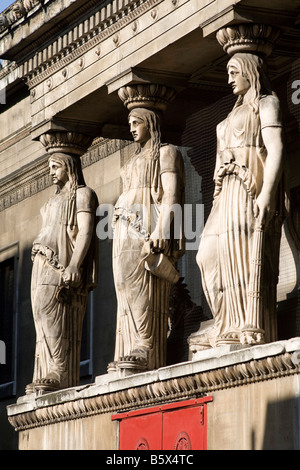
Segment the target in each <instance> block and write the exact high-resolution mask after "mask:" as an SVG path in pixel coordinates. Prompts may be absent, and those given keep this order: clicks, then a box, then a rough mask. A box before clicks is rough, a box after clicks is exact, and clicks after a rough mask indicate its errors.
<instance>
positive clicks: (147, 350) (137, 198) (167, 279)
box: [109, 108, 184, 372]
mask: <svg viewBox="0 0 300 470" xmlns="http://www.w3.org/2000/svg"><path fill="white" fill-rule="evenodd" d="M129 125H130V131H131V133H132V135H133V139H134V141H135V142H136V143H137V144H138V150H137V152H136V154H135V155H134V156H133V157H132V158H131V159H130V160H129V161H128V163H127V164H126V165H124V167H123V168H122V170H121V177H122V181H123V192H122V194H121V195H120V197H119V199H118V201H117V203H116V206H115V213H114V246H113V273H114V282H115V288H116V293H117V301H118V312H117V331H116V347H115V362H114V363H113V364H110V365H109V370H114V368H129V369H131V370H132V371H133V372H137V371H141V370H147V369H148V370H150V369H155V368H158V367H161V366H163V365H165V363H166V340H167V325H168V305H169V291H170V286H171V283H172V282H176V280H177V279H178V278H177V276H178V273H177V271H176V270H175V269H174V267H173V265H174V263H175V262H176V260H177V259H178V258H179V257H180V256H181V255H182V254H183V240H182V239H175V238H174V230H173V228H172V224H174V217H173V216H172V214H171V216H170V208H171V206H174V205H180V208H182V206H181V205H182V202H183V195H184V168H183V161H182V156H181V154H180V152H179V151H178V149H177V148H176V147H174V146H172V145H162V144H161V141H160V127H159V119H158V116H157V115H156V113H155V112H153V111H151V110H148V109H143V108H138V109H134V110H132V111H131V112H130V114H129ZM173 208H174V207H173ZM181 216H182V214H181ZM170 222H171V228H170ZM168 229H170V232H169V235H170V236H166V233H168ZM157 261H159V262H157ZM155 263H156V267H154V266H153V264H155ZM154 272H155V274H154ZM157 274H158V275H157Z"/></svg>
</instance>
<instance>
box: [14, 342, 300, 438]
mask: <svg viewBox="0 0 300 470" xmlns="http://www.w3.org/2000/svg"><path fill="white" fill-rule="evenodd" d="M299 353H300V338H292V339H290V340H287V341H278V342H276V343H270V344H265V345H259V346H253V347H250V348H249V347H241V348H237V347H236V346H235V347H234V348H233V347H232V346H223V347H220V348H214V349H211V350H209V351H202V352H201V353H199V354H198V356H197V357H196V358H195V360H193V361H191V362H185V363H180V364H176V365H174V366H170V367H165V368H161V369H158V370H155V371H149V372H145V373H141V374H136V375H130V376H127V377H121V376H120V375H119V373H112V374H106V375H102V376H100V377H96V380H95V383H93V384H90V385H84V386H79V387H74V388H70V389H65V390H61V391H58V392H53V393H47V394H44V395H37V394H32V395H28V396H23V397H20V398H19V399H18V400H17V403H16V404H14V405H10V406H8V407H7V413H8V419H9V422H10V423H11V425H12V426H13V427H14V428H15V429H16V430H18V431H19V430H24V429H29V428H33V427H38V426H45V425H48V424H53V423H56V422H60V421H66V420H73V419H79V418H83V417H87V416H90V415H94V414H101V413H115V412H120V411H126V410H132V409H136V408H141V407H146V406H150V405H153V404H162V403H168V402H172V401H179V400H183V399H187V398H197V397H201V396H205V395H206V394H208V393H211V392H212V391H215V390H220V389H225V388H229V387H237V386H241V385H245V384H248V383H253V382H259V381H263V380H270V379H275V378H280V377H284V376H286V375H292V374H299V372H300V366H299V364H300V360H299Z"/></svg>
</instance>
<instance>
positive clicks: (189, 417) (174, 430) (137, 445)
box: [112, 397, 212, 450]
mask: <svg viewBox="0 0 300 470" xmlns="http://www.w3.org/2000/svg"><path fill="white" fill-rule="evenodd" d="M209 401H212V397H204V398H200V399H196V400H187V401H182V402H177V403H172V404H167V405H162V406H157V407H152V408H144V409H141V410H135V411H130V412H128V413H121V414H117V415H114V416H112V419H113V420H119V421H120V436H119V449H120V450H188V449H191V450H205V449H206V434H207V432H206V430H207V425H206V416H207V415H206V406H207V402H209Z"/></svg>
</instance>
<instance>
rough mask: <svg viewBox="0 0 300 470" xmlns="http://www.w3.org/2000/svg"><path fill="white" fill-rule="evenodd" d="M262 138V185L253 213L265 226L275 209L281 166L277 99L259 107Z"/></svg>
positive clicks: (281, 154)
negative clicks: (263, 164) (264, 159)
mask: <svg viewBox="0 0 300 470" xmlns="http://www.w3.org/2000/svg"><path fill="white" fill-rule="evenodd" d="M260 117H261V123H262V139H263V142H264V145H265V147H266V150H267V158H266V162H265V168H264V178H263V186H262V190H261V192H260V194H259V195H258V197H257V199H256V205H255V215H256V217H257V218H258V221H259V223H260V224H261V225H262V226H263V227H266V226H267V225H268V223H269V221H270V219H271V218H272V217H273V215H274V213H275V209H276V194H277V189H278V183H279V181H280V178H281V175H282V167H283V135H282V126H281V117H280V107H279V102H278V100H277V99H275V98H274V99H273V98H272V99H269V100H266V101H265V102H264V104H263V105H262V106H261V107H260Z"/></svg>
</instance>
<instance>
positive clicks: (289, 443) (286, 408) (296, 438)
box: [252, 397, 300, 450]
mask: <svg viewBox="0 0 300 470" xmlns="http://www.w3.org/2000/svg"><path fill="white" fill-rule="evenodd" d="M265 423H266V424H265V431H264V439H263V443H262V450H300V398H299V397H295V398H290V399H288V400H282V401H277V402H273V403H269V404H268V406H267V412H266V421H265ZM256 448H257V443H256V442H255V432H254V431H252V450H255V449H256Z"/></svg>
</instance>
